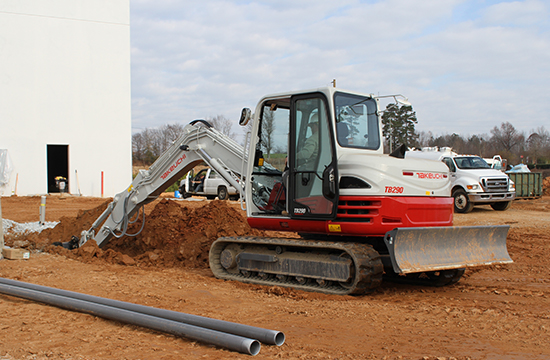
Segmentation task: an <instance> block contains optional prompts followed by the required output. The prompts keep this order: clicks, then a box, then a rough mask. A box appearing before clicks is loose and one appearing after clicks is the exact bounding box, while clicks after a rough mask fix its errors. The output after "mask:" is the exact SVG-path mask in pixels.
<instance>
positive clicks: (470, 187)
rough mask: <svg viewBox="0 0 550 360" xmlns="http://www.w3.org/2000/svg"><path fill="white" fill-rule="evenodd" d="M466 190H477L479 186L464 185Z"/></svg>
mask: <svg viewBox="0 0 550 360" xmlns="http://www.w3.org/2000/svg"><path fill="white" fill-rule="evenodd" d="M466 188H467V189H468V190H477V189H478V188H479V185H477V184H476V185H466Z"/></svg>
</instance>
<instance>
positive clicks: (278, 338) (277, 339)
mask: <svg viewBox="0 0 550 360" xmlns="http://www.w3.org/2000/svg"><path fill="white" fill-rule="evenodd" d="M284 343H285V334H283V333H282V332H278V333H277V335H275V345H277V346H281V345H283V344H284Z"/></svg>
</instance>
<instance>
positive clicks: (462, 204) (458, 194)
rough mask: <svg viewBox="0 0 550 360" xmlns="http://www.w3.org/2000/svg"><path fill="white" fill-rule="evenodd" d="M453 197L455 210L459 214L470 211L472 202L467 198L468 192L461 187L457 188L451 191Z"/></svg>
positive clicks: (472, 206) (472, 205)
mask: <svg viewBox="0 0 550 360" xmlns="http://www.w3.org/2000/svg"><path fill="white" fill-rule="evenodd" d="M453 198H454V199H455V201H454V203H455V212H456V213H460V214H466V213H469V212H470V211H472V209H473V208H474V204H472V202H471V201H470V200H469V199H468V194H466V192H465V191H464V190H462V189H457V190H455V191H454V192H453Z"/></svg>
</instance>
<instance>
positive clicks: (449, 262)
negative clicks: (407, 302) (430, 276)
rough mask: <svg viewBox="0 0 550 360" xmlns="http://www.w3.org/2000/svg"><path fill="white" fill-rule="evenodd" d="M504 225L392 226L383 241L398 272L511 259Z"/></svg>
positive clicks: (507, 227) (479, 264)
mask: <svg viewBox="0 0 550 360" xmlns="http://www.w3.org/2000/svg"><path fill="white" fill-rule="evenodd" d="M509 228H510V227H509V226H508V225H502V226H464V227H462V226H461V227H433V228H396V229H393V230H392V231H389V232H388V233H386V236H385V237H384V241H385V242H386V246H387V247H388V250H389V252H390V257H391V261H392V266H393V269H394V271H395V272H396V273H398V274H407V273H418V272H426V271H439V270H445V269H459V268H465V267H471V266H481V265H491V264H506V263H511V262H513V261H512V259H511V258H510V255H508V250H507V249H506V236H507V234H508V229H509Z"/></svg>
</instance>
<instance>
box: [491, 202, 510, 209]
mask: <svg viewBox="0 0 550 360" xmlns="http://www.w3.org/2000/svg"><path fill="white" fill-rule="evenodd" d="M511 205H512V202H511V201H500V202H496V203H492V204H491V207H492V208H493V210H496V211H504V210H506V209H508V208H509V207H510V206H511Z"/></svg>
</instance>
